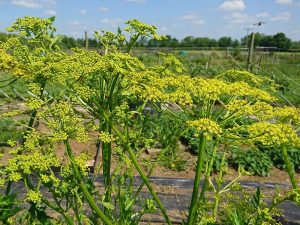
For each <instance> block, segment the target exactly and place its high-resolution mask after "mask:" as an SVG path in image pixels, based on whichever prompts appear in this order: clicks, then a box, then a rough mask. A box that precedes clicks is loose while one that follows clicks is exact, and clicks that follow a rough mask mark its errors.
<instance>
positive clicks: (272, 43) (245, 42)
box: [0, 32, 300, 50]
mask: <svg viewBox="0 0 300 225" xmlns="http://www.w3.org/2000/svg"><path fill="white" fill-rule="evenodd" d="M9 36H11V34H6V33H0V41H6V40H7V38H8V37H9ZM88 42H89V47H90V48H97V47H100V43H99V42H98V41H97V40H96V39H95V38H89V39H88ZM250 42H251V34H250V35H248V36H244V37H243V38H241V40H237V39H233V38H231V37H221V38H219V39H214V38H209V37H193V36H187V37H185V38H183V39H182V40H178V39H177V38H175V37H172V36H171V35H166V37H165V39H164V40H155V39H146V38H140V39H139V41H138V42H137V47H170V48H176V47H221V48H226V47H241V46H244V47H246V46H249V45H250ZM254 43H255V46H261V47H274V48H279V49H286V50H289V49H300V41H292V40H291V39H290V38H288V37H287V36H286V35H285V34H284V33H282V32H280V33H277V34H275V35H265V34H262V33H256V35H255V42H254ZM60 46H61V48H62V49H71V48H74V47H80V48H82V47H84V46H85V39H84V38H73V37H68V36H62V38H61V42H60Z"/></svg>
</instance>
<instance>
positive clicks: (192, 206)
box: [187, 134, 206, 225]
mask: <svg viewBox="0 0 300 225" xmlns="http://www.w3.org/2000/svg"><path fill="white" fill-rule="evenodd" d="M205 146H206V138H205V136H204V135H203V134H201V136H200V141H199V146H198V160H197V167H196V174H195V180H194V187H193V194H192V199H191V203H190V208H189V217H188V223H187V224H188V225H192V224H193V220H194V217H195V213H196V210H197V209H196V203H197V198H198V193H199V187H200V180H201V173H202V168H203V162H204V153H205Z"/></svg>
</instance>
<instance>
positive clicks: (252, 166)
mask: <svg viewBox="0 0 300 225" xmlns="http://www.w3.org/2000/svg"><path fill="white" fill-rule="evenodd" d="M231 152H232V158H231V164H232V165H233V166H235V167H242V168H243V169H244V170H246V171H248V172H250V173H251V174H253V175H259V176H263V177H266V176H270V170H271V168H272V161H271V159H270V157H269V156H268V155H267V154H266V153H263V152H261V151H259V150H257V149H248V150H242V149H240V148H235V149H232V150H231Z"/></svg>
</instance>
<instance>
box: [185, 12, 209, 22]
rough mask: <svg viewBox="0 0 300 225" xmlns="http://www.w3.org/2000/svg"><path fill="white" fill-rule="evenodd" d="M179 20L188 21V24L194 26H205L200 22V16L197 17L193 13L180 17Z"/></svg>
mask: <svg viewBox="0 0 300 225" xmlns="http://www.w3.org/2000/svg"><path fill="white" fill-rule="evenodd" d="M180 19H181V20H185V21H188V22H189V23H191V24H195V25H203V24H205V21H204V20H202V19H201V18H200V16H199V15H197V14H196V13H194V12H192V13H189V14H186V15H184V16H182V17H180Z"/></svg>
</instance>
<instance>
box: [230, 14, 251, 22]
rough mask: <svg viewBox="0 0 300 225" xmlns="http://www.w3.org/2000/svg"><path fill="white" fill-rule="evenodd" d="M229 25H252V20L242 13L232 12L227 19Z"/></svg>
mask: <svg viewBox="0 0 300 225" xmlns="http://www.w3.org/2000/svg"><path fill="white" fill-rule="evenodd" d="M228 19H229V23H231V24H245V23H252V22H253V21H254V19H253V18H252V17H251V16H249V15H247V14H243V13H238V12H234V13H231V15H230V16H229V17H228Z"/></svg>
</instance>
